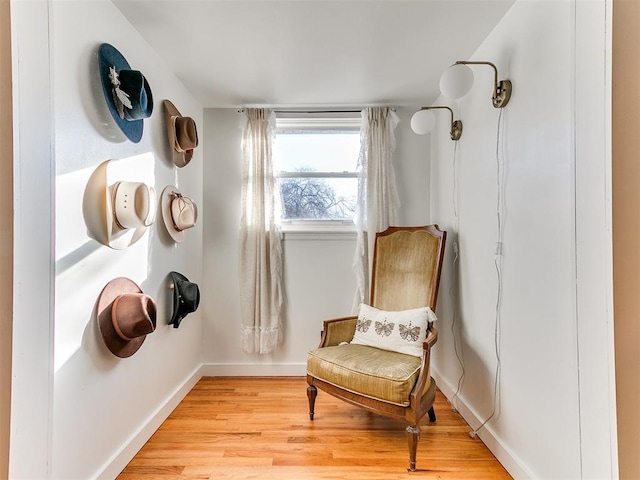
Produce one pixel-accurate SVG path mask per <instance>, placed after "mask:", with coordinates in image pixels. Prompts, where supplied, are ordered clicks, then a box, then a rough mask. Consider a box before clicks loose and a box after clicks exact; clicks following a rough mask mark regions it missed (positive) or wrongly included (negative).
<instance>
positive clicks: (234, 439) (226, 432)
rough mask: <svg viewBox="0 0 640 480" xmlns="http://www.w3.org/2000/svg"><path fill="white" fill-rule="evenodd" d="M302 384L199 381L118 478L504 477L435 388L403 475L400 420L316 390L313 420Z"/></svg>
mask: <svg viewBox="0 0 640 480" xmlns="http://www.w3.org/2000/svg"><path fill="white" fill-rule="evenodd" d="M306 386H307V384H306V380H305V379H304V378H302V377H277V378H276V377H267V378H265V377H215V378H210V377H205V378H203V379H201V380H200V381H199V382H198V384H197V385H196V386H195V387H194V388H193V390H192V391H191V392H189V394H188V395H187V396H186V397H185V399H184V400H183V401H182V402H181V403H180V405H179V406H178V407H177V408H176V409H175V410H174V412H173V413H172V414H171V415H170V416H169V418H168V419H167V420H166V421H165V422H164V423H163V424H162V426H161V427H160V428H159V429H158V431H157V432H156V433H155V434H154V435H153V437H151V439H150V440H149V441H148V442H147V444H146V445H145V446H144V447H143V448H142V449H141V450H140V452H138V454H137V455H136V456H135V458H134V459H133V460H132V461H131V462H130V463H129V465H128V466H127V467H126V468H125V469H124V471H123V472H122V473H121V474H120V476H119V477H118V479H119V480H132V479H137V480H151V479H157V480H169V479H190V480H196V479H211V480H213V479H274V480H287V479H290V480H316V479H344V480H350V479H353V480H365V479H366V480H377V479H380V480H392V479H393V480H395V479H412V478H416V477H419V478H425V479H443V480H444V479H456V480H458V479H473V480H481V479H509V478H511V477H510V476H509V475H508V474H507V472H506V471H505V470H504V468H503V467H502V466H501V465H500V464H499V463H498V461H497V460H496V459H495V458H494V457H493V455H492V454H491V452H489V450H488V449H487V448H486V447H485V446H484V444H483V443H482V442H481V441H480V440H479V439H471V438H470V437H469V431H470V429H469V427H468V426H467V424H466V423H465V422H464V420H462V417H460V416H459V415H458V414H457V413H455V412H454V411H452V410H451V407H450V405H449V403H448V402H447V401H446V399H445V398H444V396H443V395H442V394H441V393H440V392H438V396H437V398H436V403H435V410H436V415H437V421H436V423H434V424H430V423H429V421H428V419H426V417H425V420H424V421H423V422H422V423H421V429H422V435H421V438H420V443H419V445H418V458H417V467H418V469H419V470H418V471H416V472H412V473H409V472H407V465H408V451H407V440H406V436H405V432H404V426H403V425H402V424H400V423H397V422H395V421H392V420H389V419H386V418H383V417H380V416H378V415H374V414H370V413H368V412H365V411H363V410H361V409H358V408H356V407H353V406H350V405H348V404H347V403H345V402H342V401H340V400H337V399H335V398H333V397H331V396H330V395H327V394H324V392H322V391H319V392H318V399H317V401H316V407H315V420H313V421H311V420H309V414H308V403H307V395H306Z"/></svg>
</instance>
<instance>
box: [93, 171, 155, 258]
mask: <svg viewBox="0 0 640 480" xmlns="http://www.w3.org/2000/svg"><path fill="white" fill-rule="evenodd" d="M109 162H110V161H109V160H107V161H105V162H102V163H101V164H100V165H98V167H97V168H96V169H95V171H94V172H93V174H92V175H91V177H90V178H89V181H88V182H87V186H86V188H85V192H84V199H83V214H84V219H85V224H86V225H87V233H88V234H89V236H90V237H91V238H93V239H94V240H97V241H98V242H100V243H102V244H103V245H107V246H108V247H111V248H113V249H116V250H122V249H124V248H127V247H128V246H130V245H132V244H133V243H135V242H137V241H138V240H140V238H142V236H143V235H144V233H145V232H146V231H147V229H148V228H149V226H150V225H151V224H153V222H154V221H155V216H156V203H157V202H156V192H155V190H154V188H153V187H151V186H149V185H147V184H146V183H144V182H128V181H120V182H115V183H114V184H113V185H110V186H109V185H108V180H107V178H108V172H107V170H108V168H109Z"/></svg>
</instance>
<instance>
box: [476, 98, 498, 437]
mask: <svg viewBox="0 0 640 480" xmlns="http://www.w3.org/2000/svg"><path fill="white" fill-rule="evenodd" d="M502 112H503V110H502V109H500V114H499V115H498V126H497V133H496V183H497V190H498V194H497V205H496V220H497V237H498V240H497V242H496V250H495V252H494V264H495V268H496V282H497V292H496V315H495V325H494V334H493V337H494V338H493V340H494V348H495V354H496V370H495V378H494V384H493V410H492V412H491V415H489V416H488V417H487V418H486V419H485V420H484V421H483V422H482V423H481V424H480V426H479V427H478V428H476V429H474V430H473V431H471V432H470V433H469V435H470V436H471V438H475V437H476V435H477V434H478V432H479V431H480V430H481V429H482V428H483V427H484V426H485V425H486V424H487V423H488V422H489V421H490V420H491V419H492V418H493V417H494V416H495V415H496V413H497V412H498V404H499V399H500V388H499V387H500V373H501V365H500V323H501V320H502V318H501V317H502V242H503V239H504V180H505V178H504V168H503V164H502V162H500V140H501V135H500V133H501V128H502Z"/></svg>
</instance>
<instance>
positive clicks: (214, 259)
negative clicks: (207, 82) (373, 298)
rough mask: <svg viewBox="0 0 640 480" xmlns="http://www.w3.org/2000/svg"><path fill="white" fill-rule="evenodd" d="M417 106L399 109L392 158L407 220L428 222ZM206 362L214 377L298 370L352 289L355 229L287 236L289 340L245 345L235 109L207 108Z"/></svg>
mask: <svg viewBox="0 0 640 480" xmlns="http://www.w3.org/2000/svg"><path fill="white" fill-rule="evenodd" d="M415 110H416V109H411V108H401V109H398V111H397V113H398V115H399V117H400V120H401V121H400V123H399V125H398V127H397V129H396V139H397V144H398V147H397V149H396V155H395V156H394V165H395V169H396V176H397V179H396V181H397V184H398V189H399V194H400V201H401V203H402V207H401V215H400V220H401V223H403V224H405V225H423V224H426V223H428V222H429V192H428V185H429V164H428V149H429V140H428V137H418V136H416V135H413V134H412V133H411V129H410V127H409V119H410V118H411V114H412V113H413V112H414V111H415ZM204 122H205V138H206V147H205V152H204V156H205V161H204V164H205V167H204V182H205V185H206V188H205V192H204V210H205V211H206V212H207V213H206V218H205V226H204V241H203V243H204V270H205V272H206V275H205V278H204V282H203V287H204V292H205V294H204V295H205V297H207V298H210V299H211V301H210V302H208V303H207V304H206V305H204V316H205V318H206V319H207V320H206V328H205V334H204V359H205V360H204V361H205V363H206V364H208V366H207V370H206V372H207V373H209V374H220V375H229V374H241V375H262V374H289V375H291V374H295V375H302V374H304V373H305V368H306V354H307V351H308V350H309V349H311V348H315V347H316V346H317V345H318V342H319V340H320V331H321V329H322V320H324V319H329V318H334V317H338V316H344V315H349V314H350V313H351V307H352V303H353V296H354V292H355V277H354V274H353V269H352V263H353V254H354V249H355V237H354V236H353V235H352V234H314V235H309V234H287V235H285V240H284V279H285V295H286V302H285V308H284V310H285V312H286V317H285V322H284V327H285V330H284V331H285V340H284V343H283V345H282V346H281V348H279V349H278V350H277V351H276V352H274V353H273V354H270V355H263V356H260V355H257V354H246V353H244V352H243V351H242V349H241V348H240V305H239V293H238V292H239V287H238V248H237V244H238V232H239V225H240V186H241V152H240V137H241V131H240V129H239V128H238V125H239V114H238V112H237V110H235V109H233V110H232V109H206V110H205V119H204Z"/></svg>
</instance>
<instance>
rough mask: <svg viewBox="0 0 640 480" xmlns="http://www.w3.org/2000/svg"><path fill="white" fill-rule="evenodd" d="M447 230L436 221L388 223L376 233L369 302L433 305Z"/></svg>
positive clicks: (389, 305)
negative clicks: (411, 224) (406, 224)
mask: <svg viewBox="0 0 640 480" xmlns="http://www.w3.org/2000/svg"><path fill="white" fill-rule="evenodd" d="M446 237H447V232H445V231H442V230H440V229H439V228H438V226H437V225H428V226H425V227H389V228H388V229H387V230H385V231H384V232H380V233H377V234H376V242H375V247H374V252H373V267H372V274H371V306H373V307H376V308H379V309H381V310H408V309H410V308H418V307H431V309H432V310H433V311H435V309H436V301H437V298H438V285H439V284H440V272H441V270H442V260H443V257H444V244H445V240H446Z"/></svg>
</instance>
